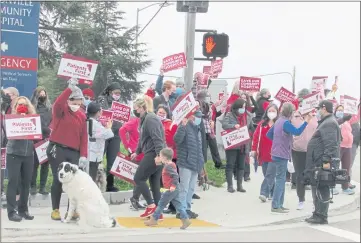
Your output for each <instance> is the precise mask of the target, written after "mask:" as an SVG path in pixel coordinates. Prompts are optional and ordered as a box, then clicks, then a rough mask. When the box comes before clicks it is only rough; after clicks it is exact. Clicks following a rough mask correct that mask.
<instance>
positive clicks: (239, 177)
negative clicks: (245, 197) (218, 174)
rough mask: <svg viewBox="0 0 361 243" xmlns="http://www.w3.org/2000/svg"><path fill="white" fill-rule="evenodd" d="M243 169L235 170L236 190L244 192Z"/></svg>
mask: <svg viewBox="0 0 361 243" xmlns="http://www.w3.org/2000/svg"><path fill="white" fill-rule="evenodd" d="M243 176H244V170H238V171H237V191H238V192H246V190H244V189H243V186H242V182H243Z"/></svg>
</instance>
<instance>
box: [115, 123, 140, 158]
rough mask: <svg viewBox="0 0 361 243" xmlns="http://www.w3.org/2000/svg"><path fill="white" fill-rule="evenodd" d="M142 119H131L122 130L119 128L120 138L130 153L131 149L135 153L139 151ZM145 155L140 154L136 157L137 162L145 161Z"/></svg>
mask: <svg viewBox="0 0 361 243" xmlns="http://www.w3.org/2000/svg"><path fill="white" fill-rule="evenodd" d="M139 121H140V119H139V118H137V117H131V118H130V119H129V121H128V122H126V123H124V124H123V126H122V127H121V128H119V137H120V140H121V141H122V143H123V145H124V148H125V149H126V150H127V151H129V149H130V150H131V151H132V153H134V152H135V151H136V150H137V145H138V141H139V131H138V126H139ZM143 157H144V154H143V153H141V154H138V155H137V156H136V157H135V161H137V162H139V161H141V160H142V159H143Z"/></svg>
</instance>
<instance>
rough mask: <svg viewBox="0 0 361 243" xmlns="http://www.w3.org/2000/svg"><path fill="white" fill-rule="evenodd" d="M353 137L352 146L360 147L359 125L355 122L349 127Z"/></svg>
mask: <svg viewBox="0 0 361 243" xmlns="http://www.w3.org/2000/svg"><path fill="white" fill-rule="evenodd" d="M351 128H352V135H353V145H356V147H358V146H360V123H358V122H356V123H354V124H352V125H351Z"/></svg>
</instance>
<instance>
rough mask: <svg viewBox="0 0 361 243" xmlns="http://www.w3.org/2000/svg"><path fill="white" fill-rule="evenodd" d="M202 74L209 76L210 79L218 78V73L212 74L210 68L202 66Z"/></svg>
mask: <svg viewBox="0 0 361 243" xmlns="http://www.w3.org/2000/svg"><path fill="white" fill-rule="evenodd" d="M203 73H205V74H209V75H210V78H217V77H218V73H212V66H203Z"/></svg>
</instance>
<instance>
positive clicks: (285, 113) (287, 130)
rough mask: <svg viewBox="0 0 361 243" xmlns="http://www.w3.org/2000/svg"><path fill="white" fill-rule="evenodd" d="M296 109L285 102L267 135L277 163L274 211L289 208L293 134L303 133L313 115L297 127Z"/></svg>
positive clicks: (273, 200)
mask: <svg viewBox="0 0 361 243" xmlns="http://www.w3.org/2000/svg"><path fill="white" fill-rule="evenodd" d="M294 111H295V107H294V105H293V104H292V103H289V102H285V103H284V104H283V105H282V108H281V114H280V117H279V118H278V119H277V121H276V123H275V124H274V126H273V127H272V128H271V129H270V130H269V131H268V133H267V137H268V138H269V139H271V140H272V148H271V156H272V161H273V163H275V165H276V182H275V187H274V191H273V198H272V209H271V211H272V212H274V213H287V212H288V211H289V210H288V209H287V208H285V207H283V203H284V197H285V184H286V171H287V163H288V160H290V159H291V148H292V143H293V136H299V135H301V134H302V133H303V131H304V130H305V128H306V127H307V125H308V123H309V122H310V120H311V119H312V116H311V115H310V114H308V115H307V116H306V117H305V121H304V122H303V123H302V124H301V126H300V127H298V128H297V127H295V126H294V125H293V124H292V123H291V121H290V119H291V118H292V115H293V113H294Z"/></svg>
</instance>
